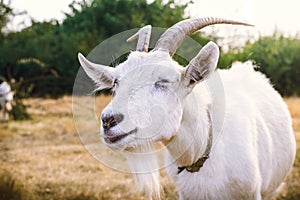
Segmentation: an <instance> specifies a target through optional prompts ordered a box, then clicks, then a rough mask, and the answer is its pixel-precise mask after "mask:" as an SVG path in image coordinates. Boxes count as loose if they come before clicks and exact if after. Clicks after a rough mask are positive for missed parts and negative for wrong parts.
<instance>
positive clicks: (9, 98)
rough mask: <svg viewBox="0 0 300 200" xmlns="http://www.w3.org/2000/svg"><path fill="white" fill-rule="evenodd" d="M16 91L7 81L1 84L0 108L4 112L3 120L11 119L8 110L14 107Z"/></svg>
mask: <svg viewBox="0 0 300 200" xmlns="http://www.w3.org/2000/svg"><path fill="white" fill-rule="evenodd" d="M13 97H14V93H13V92H12V91H11V88H10V85H9V84H8V83H7V82H2V83H1V84H0V108H1V112H2V121H7V120H8V119H9V115H8V112H9V111H11V109H12V103H13Z"/></svg>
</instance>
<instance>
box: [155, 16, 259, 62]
mask: <svg viewBox="0 0 300 200" xmlns="http://www.w3.org/2000/svg"><path fill="white" fill-rule="evenodd" d="M213 24H235V25H244V26H253V25H251V24H247V23H244V22H238V21H233V20H228V19H222V18H214V17H206V18H196V19H187V20H183V21H181V22H178V23H176V24H175V25H173V26H172V27H170V28H169V29H167V30H166V31H165V32H164V33H163V34H162V35H161V37H160V38H159V40H158V41H157V43H156V45H155V47H154V49H153V50H154V51H155V50H163V51H167V52H169V54H170V55H171V56H173V55H174V53H175V52H176V49H177V48H178V47H179V45H180V44H181V43H182V41H183V40H184V38H185V37H186V36H189V35H190V34H192V33H193V32H195V31H197V30H200V29H202V28H204V27H206V26H209V25H213Z"/></svg>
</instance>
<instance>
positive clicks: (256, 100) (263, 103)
mask: <svg viewBox="0 0 300 200" xmlns="http://www.w3.org/2000/svg"><path fill="white" fill-rule="evenodd" d="M220 23H226V24H240V25H247V24H244V23H240V22H236V21H231V20H225V19H220V18H201V19H189V20H184V21H181V22H179V23H177V24H175V25H174V26H172V27H171V28H169V29H168V30H167V31H166V32H165V33H164V34H163V35H162V36H161V37H160V39H159V40H158V42H157V43H156V46H155V48H154V49H153V50H152V51H151V52H149V53H147V52H146V51H147V48H148V44H149V37H150V30H151V27H150V26H147V27H145V28H143V29H141V30H140V31H139V32H138V33H137V34H136V35H135V36H134V37H133V38H136V37H137V36H138V37H139V41H138V44H137V51H135V52H132V53H131V54H130V55H129V57H128V59H127V60H126V61H125V62H123V63H121V64H120V65H118V66H117V67H116V68H111V67H107V66H103V65H100V64H94V63H92V62H90V61H88V60H87V59H86V58H84V57H83V56H82V55H81V54H79V55H78V57H79V61H80V63H81V65H82V67H83V69H84V70H85V72H86V73H87V75H88V76H89V77H90V78H91V79H92V80H94V81H95V83H96V84H97V85H98V89H103V88H114V97H113V99H112V101H111V102H110V103H109V105H108V106H107V107H106V108H105V109H104V110H103V111H102V126H101V131H100V134H101V136H102V137H103V142H104V143H105V144H106V145H107V146H109V147H111V148H113V149H115V150H120V151H124V152H126V153H127V155H128V156H127V157H128V161H129V165H130V167H131V170H132V171H133V174H134V176H135V179H136V181H137V182H138V185H139V186H140V187H141V189H145V190H146V192H148V194H149V195H150V196H152V197H158V198H159V190H160V184H159V172H157V171H151V169H152V170H153V169H158V167H159V166H158V162H157V160H156V156H155V155H153V154H146V152H147V151H154V150H153V147H152V146H151V144H152V143H153V142H157V141H161V142H162V143H163V144H164V145H165V147H166V149H167V150H168V154H167V159H166V162H167V163H171V164H169V165H168V166H167V172H168V174H169V175H170V177H172V179H173V180H174V181H175V182H176V184H177V187H178V193H179V199H195V200H198V199H222V200H223V199H226V200H232V199H237V200H239V199H256V200H259V199H271V198H272V197H273V196H274V194H275V193H276V192H277V191H278V189H279V188H280V186H281V184H282V182H283V181H284V179H285V177H286V176H287V174H288V172H289V171H290V169H291V167H292V164H293V161H294V157H295V138H294V135H293V130H292V122H291V117H290V114H289V111H288V108H287V106H286V104H285V103H284V101H283V100H282V98H281V96H280V95H279V94H278V92H276V91H275V90H274V89H273V87H272V86H271V84H270V83H269V80H268V79H267V78H266V77H265V76H264V75H263V74H261V73H259V72H256V71H255V70H254V69H253V68H254V67H255V66H253V65H252V64H251V63H250V62H248V63H235V64H233V66H232V68H231V69H229V70H215V68H216V65H217V61H218V58H219V49H218V47H217V45H216V44H214V43H213V42H209V43H208V44H207V45H206V46H204V47H203V48H202V49H201V51H200V52H199V54H198V55H197V56H196V57H195V58H194V59H192V60H191V61H190V63H189V65H188V66H187V67H185V68H183V67H182V66H180V65H179V64H178V63H177V62H175V61H174V60H172V56H173V54H174V53H175V51H176V49H177V48H178V46H179V45H180V44H181V42H182V41H183V40H184V38H185V37H186V36H187V35H190V34H191V33H193V32H194V31H197V30H199V29H201V28H203V27H205V26H208V25H212V24H220ZM218 75H219V77H220V78H221V81H222V84H223V89H224V90H223V91H224V93H225V95H224V96H221V97H220V98H224V99H222V100H221V101H215V100H213V96H215V97H218V95H219V91H218V90H217V89H215V87H214V83H215V80H216V79H217V77H218ZM224 102H225V103H224ZM218 108H223V109H224V116H221V114H220V113H221V112H214V110H218ZM223 117H224V119H223V121H222V120H221V121H220V120H218V119H220V118H221V119H222V118H223ZM140 152H142V153H143V154H142V156H135V155H138V154H137V153H140ZM134 153H135V154H134ZM147 155H148V156H147ZM142 171H144V172H146V171H148V172H149V171H150V173H135V172H142Z"/></svg>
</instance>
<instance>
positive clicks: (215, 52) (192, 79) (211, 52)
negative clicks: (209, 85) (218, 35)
mask: <svg viewBox="0 0 300 200" xmlns="http://www.w3.org/2000/svg"><path fill="white" fill-rule="evenodd" d="M218 59H219V47H218V46H217V45H216V44H215V43H214V42H209V43H208V44H206V45H205V46H204V47H203V48H202V49H201V50H200V52H199V53H198V54H197V56H196V57H194V58H193V59H192V60H191V61H190V63H189V64H188V66H187V67H186V70H184V73H183V75H184V77H185V80H186V81H187V83H186V85H187V86H189V87H193V86H195V85H196V84H197V83H199V82H200V81H203V80H204V79H206V78H207V77H208V76H209V75H210V74H211V73H212V72H213V71H215V69H216V66H217V63H218Z"/></svg>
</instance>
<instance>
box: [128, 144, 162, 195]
mask: <svg viewBox="0 0 300 200" xmlns="http://www.w3.org/2000/svg"><path fill="white" fill-rule="evenodd" d="M125 155H126V157H127V161H128V164H129V168H130V170H131V172H132V175H133V178H134V180H135V183H136V186H137V187H138V189H139V190H140V191H142V192H144V193H145V194H146V195H147V196H148V197H149V198H150V199H151V198H154V199H160V180H159V177H160V176H159V164H158V159H157V155H156V152H155V147H154V145H153V144H152V143H147V144H143V145H140V146H137V147H136V148H132V149H130V150H128V151H127V152H126V153H125Z"/></svg>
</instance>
